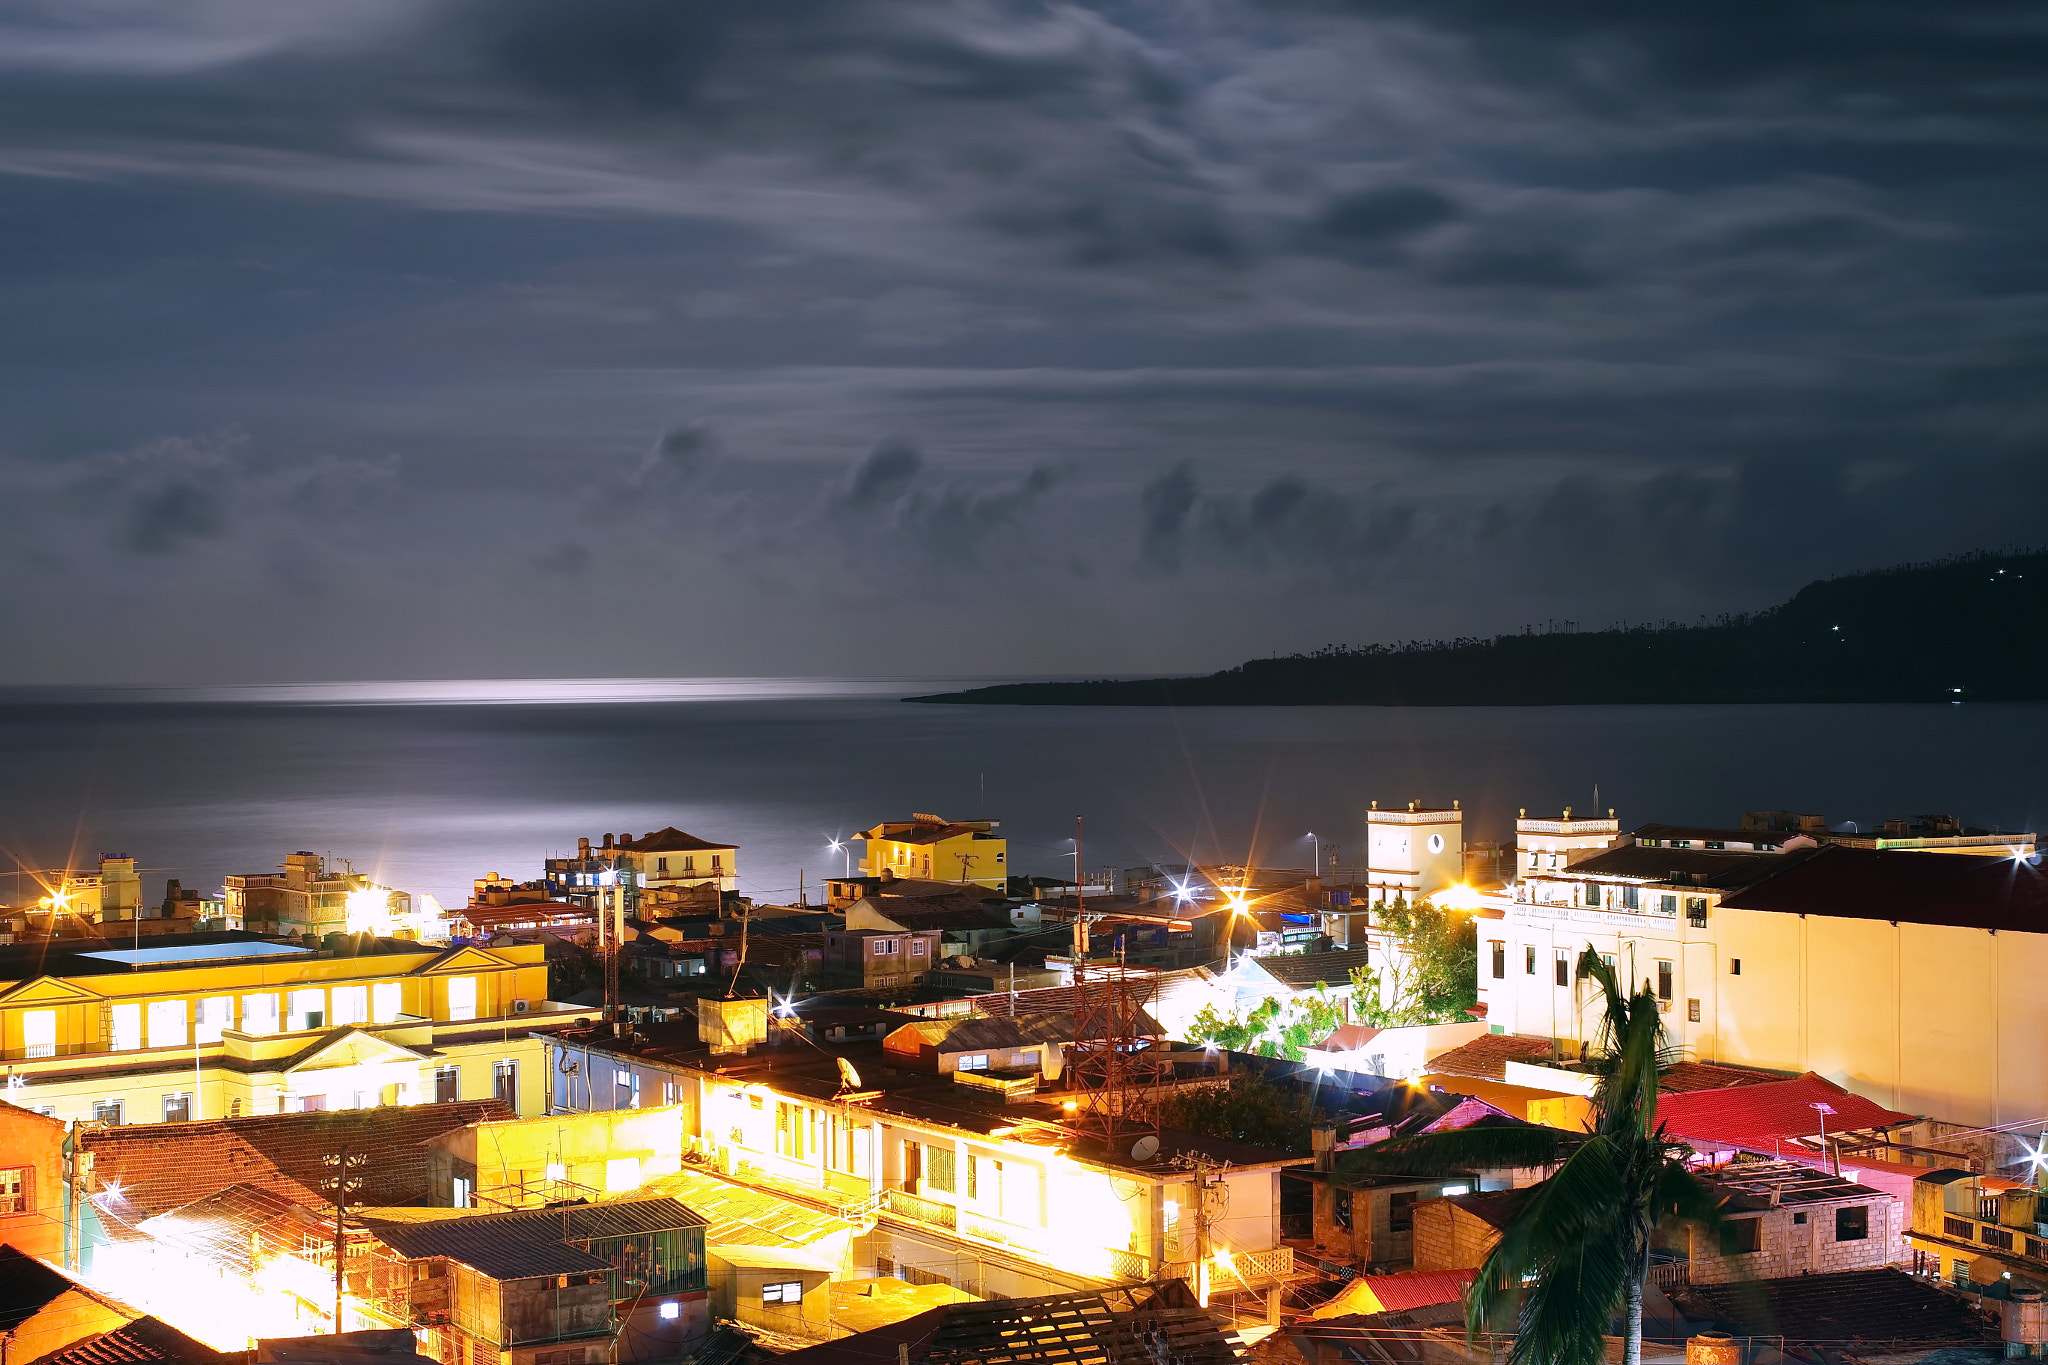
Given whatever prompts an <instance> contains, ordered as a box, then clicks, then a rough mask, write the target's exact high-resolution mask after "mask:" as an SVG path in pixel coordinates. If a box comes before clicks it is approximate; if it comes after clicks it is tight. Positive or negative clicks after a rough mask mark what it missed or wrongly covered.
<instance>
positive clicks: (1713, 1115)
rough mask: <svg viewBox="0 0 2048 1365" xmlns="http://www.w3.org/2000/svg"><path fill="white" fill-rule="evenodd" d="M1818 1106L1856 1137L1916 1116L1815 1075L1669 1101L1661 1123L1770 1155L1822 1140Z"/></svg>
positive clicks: (1829, 1121) (1831, 1128)
mask: <svg viewBox="0 0 2048 1365" xmlns="http://www.w3.org/2000/svg"><path fill="white" fill-rule="evenodd" d="M1903 856H1907V857H1914V858H1940V857H1946V856H1950V855H1946V854H1939V853H1914V854H1907V855H1903ZM1816 1104H1825V1105H1827V1106H1828V1107H1829V1109H1831V1110H1832V1111H1833V1112H1832V1113H1829V1114H1828V1115H1827V1116H1826V1119H1825V1121H1824V1122H1825V1126H1826V1128H1827V1130H1828V1132H1830V1133H1847V1132H1853V1131H1855V1130H1856V1129H1859V1128H1889V1127H1891V1126H1892V1125H1894V1124H1900V1123H1911V1122H1912V1121H1913V1115H1911V1114H1903V1113H1900V1112H1898V1111H1897V1110H1893V1109H1887V1108H1885V1107H1884V1106H1883V1105H1881V1104H1876V1103H1873V1102H1872V1101H1870V1100H1866V1099H1864V1098H1863V1097H1862V1096H1861V1095H1857V1094H1852V1093H1851V1092H1849V1091H1847V1090H1844V1089H1843V1088H1842V1087H1841V1086H1839V1085H1836V1084H1835V1083H1834V1082H1832V1081H1830V1080H1827V1079H1825V1078H1824V1077H1821V1076H1817V1075H1815V1074H1814V1073H1813V1072H1811V1071H1809V1072H1807V1073H1806V1074H1805V1075H1803V1076H1799V1077H1796V1078H1794V1079H1792V1080H1787V1081H1766V1082H1765V1083H1763V1084H1761V1085H1738V1086H1731V1087H1728V1088H1726V1089H1722V1090H1690V1091H1686V1092H1685V1093H1683V1094H1678V1095H1665V1096H1663V1097H1661V1098H1660V1099H1659V1100H1658V1101H1657V1121H1658V1122H1659V1123H1661V1124H1663V1126H1664V1128H1665V1129H1666V1131H1668V1132H1669V1133H1670V1134H1671V1135H1672V1136H1673V1137H1679V1138H1689V1139H1691V1140H1693V1141H1695V1142H1708V1143H1721V1144H1724V1145H1725V1146H1728V1147H1747V1148H1752V1149H1755V1150H1759V1151H1766V1152H1768V1151H1771V1150H1772V1149H1773V1147H1774V1145H1775V1144H1777V1143H1779V1142H1783V1141H1787V1140H1789V1139H1793V1138H1804V1137H1817V1136H1818V1135H1819V1133H1820V1130H1821V1128H1822V1126H1823V1119H1822V1116H1821V1113H1820V1111H1819V1110H1817V1109H1815V1108H1814V1106H1815V1105H1816Z"/></svg>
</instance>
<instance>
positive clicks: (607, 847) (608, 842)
mask: <svg viewBox="0 0 2048 1365" xmlns="http://www.w3.org/2000/svg"><path fill="white" fill-rule="evenodd" d="M604 851H605V852H607V853H609V852H611V851H612V836H611V835H609V834H607V835H605V836H604Z"/></svg>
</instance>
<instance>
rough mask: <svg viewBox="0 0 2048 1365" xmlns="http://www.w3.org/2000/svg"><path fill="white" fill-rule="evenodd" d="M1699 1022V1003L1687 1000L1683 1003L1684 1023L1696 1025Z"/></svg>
mask: <svg viewBox="0 0 2048 1365" xmlns="http://www.w3.org/2000/svg"><path fill="white" fill-rule="evenodd" d="M1699 1021H1700V1002H1699V1001H1697V1000H1687V1001H1686V1002H1685V1022H1687V1023H1688V1024H1697V1023H1698V1022H1699Z"/></svg>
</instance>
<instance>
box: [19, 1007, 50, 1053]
mask: <svg viewBox="0 0 2048 1365" xmlns="http://www.w3.org/2000/svg"><path fill="white" fill-rule="evenodd" d="M21 1041H22V1046H23V1048H24V1049H25V1053H24V1055H26V1056H30V1057H54V1056H56V1055H57V1011H55V1010H26V1011H24V1012H23V1013H22V1016H21Z"/></svg>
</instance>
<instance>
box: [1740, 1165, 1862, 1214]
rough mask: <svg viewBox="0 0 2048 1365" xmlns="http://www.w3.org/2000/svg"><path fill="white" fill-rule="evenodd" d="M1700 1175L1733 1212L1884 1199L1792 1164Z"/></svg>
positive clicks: (1851, 1183) (1836, 1177) (1849, 1182)
mask: <svg viewBox="0 0 2048 1365" xmlns="http://www.w3.org/2000/svg"><path fill="white" fill-rule="evenodd" d="M1701 1174H1702V1175H1703V1176H1705V1178H1706V1180H1707V1182H1708V1183H1709V1184H1711V1185H1712V1186H1714V1188H1716V1189H1718V1190H1720V1191H1722V1192H1723V1193H1724V1194H1726V1195H1727V1196H1728V1203H1727V1207H1728V1208H1729V1209H1731V1210H1736V1211H1749V1210H1756V1209H1769V1208H1776V1207H1778V1206H1779V1205H1781V1204H1828V1203H1834V1202H1837V1201H1839V1200H1846V1199H1883V1198H1887V1197H1888V1196H1886V1195H1885V1194H1883V1193H1882V1192H1881V1191H1878V1190H1873V1189H1870V1188H1869V1187H1867V1186H1864V1185H1859V1184H1857V1183H1856V1182H1855V1181H1853V1180H1848V1179H1845V1178H1844V1177H1842V1176H1839V1175H1835V1174H1833V1173H1831V1172H1828V1171H1822V1170H1816V1169H1815V1168H1814V1167H1812V1166H1802V1165H1800V1164H1799V1163H1798V1162H1795V1161H1749V1162H1740V1161H1738V1162H1731V1163H1729V1164H1728V1165H1726V1166H1722V1167H1719V1168H1717V1169H1715V1170H1711V1171H1704V1172H1702V1173H1701Z"/></svg>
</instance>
